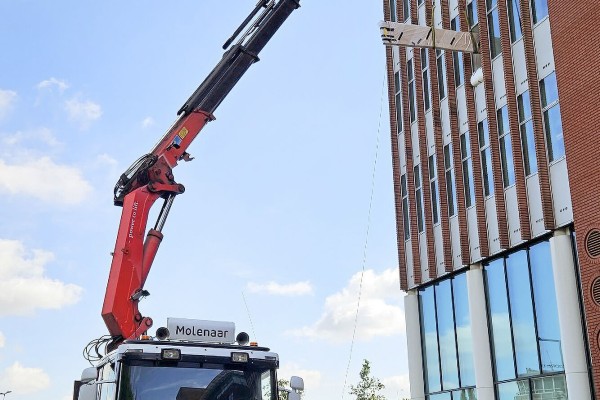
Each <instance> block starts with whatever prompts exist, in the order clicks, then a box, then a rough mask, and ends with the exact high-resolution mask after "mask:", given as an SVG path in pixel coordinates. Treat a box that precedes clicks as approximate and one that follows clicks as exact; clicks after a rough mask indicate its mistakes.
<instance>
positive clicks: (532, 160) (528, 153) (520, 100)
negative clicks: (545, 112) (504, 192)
mask: <svg viewBox="0 0 600 400" xmlns="http://www.w3.org/2000/svg"><path fill="white" fill-rule="evenodd" d="M517 104H518V107H519V131H520V133H521V147H522V149H523V161H524V163H525V175H526V176H529V175H531V174H535V173H536V172H537V157H536V154H535V140H534V138H533V120H532V118H531V103H530V100H529V90H527V91H525V92H523V94H521V95H519V96H517Z"/></svg>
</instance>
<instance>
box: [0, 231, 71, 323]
mask: <svg viewBox="0 0 600 400" xmlns="http://www.w3.org/2000/svg"><path fill="white" fill-rule="evenodd" d="M53 259H54V255H53V254H52V253H50V252H48V251H44V250H33V251H31V252H26V250H25V246H24V245H23V244H22V243H21V242H19V241H17V240H4V239H0V316H6V315H27V314H32V313H33V312H34V311H35V310H36V309H58V308H61V307H64V306H67V305H70V304H74V303H76V302H77V301H78V300H79V298H80V297H81V293H82V288H81V287H79V286H76V285H73V284H66V283H63V282H61V281H59V280H56V279H51V278H48V277H46V276H44V266H45V265H46V264H47V263H48V262H50V261H52V260H53Z"/></svg>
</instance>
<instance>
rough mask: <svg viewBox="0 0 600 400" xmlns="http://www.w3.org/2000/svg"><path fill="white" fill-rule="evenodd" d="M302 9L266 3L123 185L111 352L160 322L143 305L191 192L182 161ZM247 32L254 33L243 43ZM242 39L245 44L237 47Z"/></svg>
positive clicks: (107, 302) (112, 284)
mask: <svg viewBox="0 0 600 400" xmlns="http://www.w3.org/2000/svg"><path fill="white" fill-rule="evenodd" d="M298 7H300V3H299V0H260V1H259V2H258V4H257V5H256V7H255V8H254V10H253V11H252V12H251V13H250V15H249V16H248V17H247V18H246V19H245V20H244V22H242V24H241V25H240V26H239V27H238V28H237V29H236V31H235V32H234V34H233V35H232V36H231V37H230V38H229V39H228V40H227V42H226V43H225V44H224V45H223V49H228V50H227V51H226V52H225V53H224V55H223V58H222V59H221V61H220V62H219V63H218V64H217V65H216V66H215V68H214V69H213V70H212V71H211V72H210V73H209V75H208V76H207V77H206V79H205V80H204V81H203V82H202V83H201V84H200V86H199V87H198V88H197V89H196V91H195V92H194V93H193V94H192V95H191V96H190V98H189V99H188V100H187V101H186V102H185V103H184V105H183V106H182V107H181V108H180V109H179V111H178V112H177V115H178V116H179V117H178V119H177V120H176V121H175V123H174V124H173V125H172V126H171V128H170V129H169V130H168V131H167V132H166V133H165V135H164V136H163V137H162V139H161V140H160V141H159V142H158V144H157V145H156V147H154V149H152V151H151V152H150V153H148V154H146V155H144V156H142V157H140V158H139V159H138V160H137V161H136V162H135V163H133V165H132V166H131V167H129V169H127V171H125V172H124V173H123V174H122V175H121V177H120V179H119V181H118V182H117V184H116V185H115V191H114V202H115V205H118V206H122V207H123V211H122V214H121V221H120V224H119V230H118V234H117V240H116V243H115V250H114V252H113V259H112V264H111V268H110V275H109V278H108V284H107V288H106V295H105V297H104V305H103V307H102V318H103V319H104V322H105V323H106V326H107V327H108V331H109V334H110V335H111V337H112V342H111V344H110V346H109V347H114V346H117V345H118V344H120V343H121V342H122V341H124V340H126V339H135V338H138V337H139V336H140V335H141V334H143V333H144V332H146V331H147V330H148V328H150V327H151V326H152V319H151V318H150V317H147V316H144V315H142V313H141V312H140V311H139V309H138V303H139V301H140V299H141V298H142V297H144V296H147V295H148V294H149V293H148V292H147V291H146V290H145V289H144V283H145V281H146V278H147V277H148V273H149V272H150V268H151V267H152V262H153V261H154V257H155V256H156V253H157V251H158V247H159V245H160V242H161V240H162V238H163V234H162V233H161V231H162V229H163V226H164V224H165V221H166V219H167V216H168V214H169V210H170V208H171V205H172V204H173V200H174V199H175V196H177V195H178V194H181V193H183V192H184V191H185V187H184V186H183V185H182V184H180V183H178V182H176V181H175V177H174V176H173V168H175V166H176V165H177V163H178V162H179V161H181V160H184V161H189V160H191V159H192V157H191V156H190V155H189V154H188V153H187V151H186V150H187V148H188V146H189V145H190V144H191V143H192V141H193V140H194V139H195V138H196V136H197V135H198V134H199V133H200V131H201V130H202V128H204V126H205V125H206V124H207V123H208V122H209V121H211V120H213V119H214V117H213V112H214V111H215V110H216V108H217V107H218V106H219V104H221V102H222V101H223V99H224V98H225V97H226V96H227V94H228V93H229V92H230V91H231V89H232V88H233V87H234V86H235V84H236V83H237V82H238V80H239V79H240V78H241V77H242V75H243V74H244V73H245V72H246V71H247V70H248V68H249V67H250V66H251V65H252V64H253V63H255V62H256V61H258V60H259V59H258V54H259V52H260V51H261V50H262V49H263V47H264V46H265V45H266V43H267V42H268V41H269V39H271V37H272V36H273V35H274V34H275V32H276V31H277V30H278V29H279V27H280V26H281V25H282V24H283V22H284V21H285V20H286V19H287V18H288V16H289V15H290V14H291V13H292V12H293V11H294V10H295V9H297V8H298ZM244 28H247V29H246V31H245V32H244V33H243V34H242V35H241V36H240V33H241V32H242V30H244ZM238 36H240V38H239V40H238V42H237V43H236V44H234V45H233V46H231V47H230V45H231V43H233V41H234V40H235V39H236V38H237V37H238ZM159 198H160V199H162V200H163V205H162V209H161V210H160V213H159V215H158V218H157V221H156V223H155V225H154V227H153V228H151V229H146V225H147V223H148V214H149V212H150V209H151V208H152V206H153V205H154V203H155V202H156V201H157V200H158V199H159Z"/></svg>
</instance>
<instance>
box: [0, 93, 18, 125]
mask: <svg viewBox="0 0 600 400" xmlns="http://www.w3.org/2000/svg"><path fill="white" fill-rule="evenodd" d="M16 98H17V92H13V91H12V90H2V89H0V119H1V118H4V117H5V116H6V115H7V114H8V112H9V111H10V110H11V109H12V106H13V102H14V101H15V100H16Z"/></svg>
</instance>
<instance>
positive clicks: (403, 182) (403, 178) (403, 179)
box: [400, 174, 408, 197]
mask: <svg viewBox="0 0 600 400" xmlns="http://www.w3.org/2000/svg"><path fill="white" fill-rule="evenodd" d="M400 186H401V189H402V197H404V196H406V194H407V193H408V190H407V188H406V174H402V176H401V177H400Z"/></svg>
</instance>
